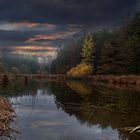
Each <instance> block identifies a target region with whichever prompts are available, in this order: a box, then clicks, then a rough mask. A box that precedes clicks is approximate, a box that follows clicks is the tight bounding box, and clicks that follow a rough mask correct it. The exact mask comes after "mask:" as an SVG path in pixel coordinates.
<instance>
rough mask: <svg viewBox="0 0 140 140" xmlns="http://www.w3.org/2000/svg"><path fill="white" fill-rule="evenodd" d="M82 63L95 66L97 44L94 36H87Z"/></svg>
mask: <svg viewBox="0 0 140 140" xmlns="http://www.w3.org/2000/svg"><path fill="white" fill-rule="evenodd" d="M81 55H82V63H87V64H93V62H94V57H95V44H94V41H93V38H92V35H87V36H86V37H85V39H84V44H83V48H82V54H81Z"/></svg>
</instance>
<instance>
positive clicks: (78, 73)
mask: <svg viewBox="0 0 140 140" xmlns="http://www.w3.org/2000/svg"><path fill="white" fill-rule="evenodd" d="M92 72H93V66H92V65H91V64H86V63H81V64H79V65H77V66H76V67H73V68H72V69H70V70H69V71H68V72H67V76H69V77H73V78H76V77H84V76H89V75H91V74H92Z"/></svg>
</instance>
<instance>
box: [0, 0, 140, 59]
mask: <svg viewBox="0 0 140 140" xmlns="http://www.w3.org/2000/svg"><path fill="white" fill-rule="evenodd" d="M139 8H140V6H139V0H0V48H1V49H4V48H6V47H8V48H11V50H12V51H13V52H18V53H21V54H22V53H24V54H30V55H37V56H54V55H55V52H56V50H57V47H58V46H61V45H62V44H64V42H67V41H68V40H71V39H72V38H73V37H74V36H76V35H79V34H82V33H83V32H85V31H91V32H92V31H97V30H100V29H103V28H107V29H112V28H115V27H118V26H120V25H121V24H123V23H124V22H125V20H127V18H128V17H129V16H130V15H133V14H134V13H135V12H136V11H138V10H139Z"/></svg>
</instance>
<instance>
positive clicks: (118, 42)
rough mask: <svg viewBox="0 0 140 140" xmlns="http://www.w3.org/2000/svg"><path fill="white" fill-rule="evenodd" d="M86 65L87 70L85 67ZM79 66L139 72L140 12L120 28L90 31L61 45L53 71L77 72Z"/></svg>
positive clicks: (94, 70)
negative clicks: (76, 39) (63, 45)
mask: <svg viewBox="0 0 140 140" xmlns="http://www.w3.org/2000/svg"><path fill="white" fill-rule="evenodd" d="M84 60H86V62H85V61H84ZM89 65H90V66H92V67H90V68H89ZM85 66H86V67H87V66H88V68H87V69H86V70H85V69H84V68H81V67H85ZM77 69H82V70H83V71H84V72H85V71H88V70H89V69H90V70H91V69H92V74H118V75H119V74H139V73H140V12H139V13H137V14H136V15H135V16H134V18H133V19H131V21H129V22H128V23H127V24H125V25H123V26H122V27H121V28H120V29H118V30H115V31H100V32H96V33H92V34H87V35H85V36H84V37H82V38H81V39H79V40H78V41H75V42H71V44H69V45H67V46H65V47H63V48H61V49H60V51H59V53H58V55H57V57H56V59H55V60H54V61H53V62H52V65H51V68H50V72H51V73H55V74H58V73H61V74H66V73H70V72H73V73H76V72H77ZM82 70H81V71H82ZM78 72H79V71H78ZM78 72H77V73H78ZM88 72H89V71H88Z"/></svg>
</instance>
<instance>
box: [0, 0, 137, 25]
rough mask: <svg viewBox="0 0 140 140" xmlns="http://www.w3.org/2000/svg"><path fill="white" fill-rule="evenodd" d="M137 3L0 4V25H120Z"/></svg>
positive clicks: (45, 0)
mask: <svg viewBox="0 0 140 140" xmlns="http://www.w3.org/2000/svg"><path fill="white" fill-rule="evenodd" d="M137 3H138V0H0V21H21V20H27V21H34V22H49V23H57V24H67V23H77V24H79V23H80V24H81V23H85V24H87V23H89V24H92V23H94V24H99V23H100V24H101V23H105V22H114V21H120V20H122V18H124V16H126V15H127V14H130V13H132V11H134V10H136V8H137Z"/></svg>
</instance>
